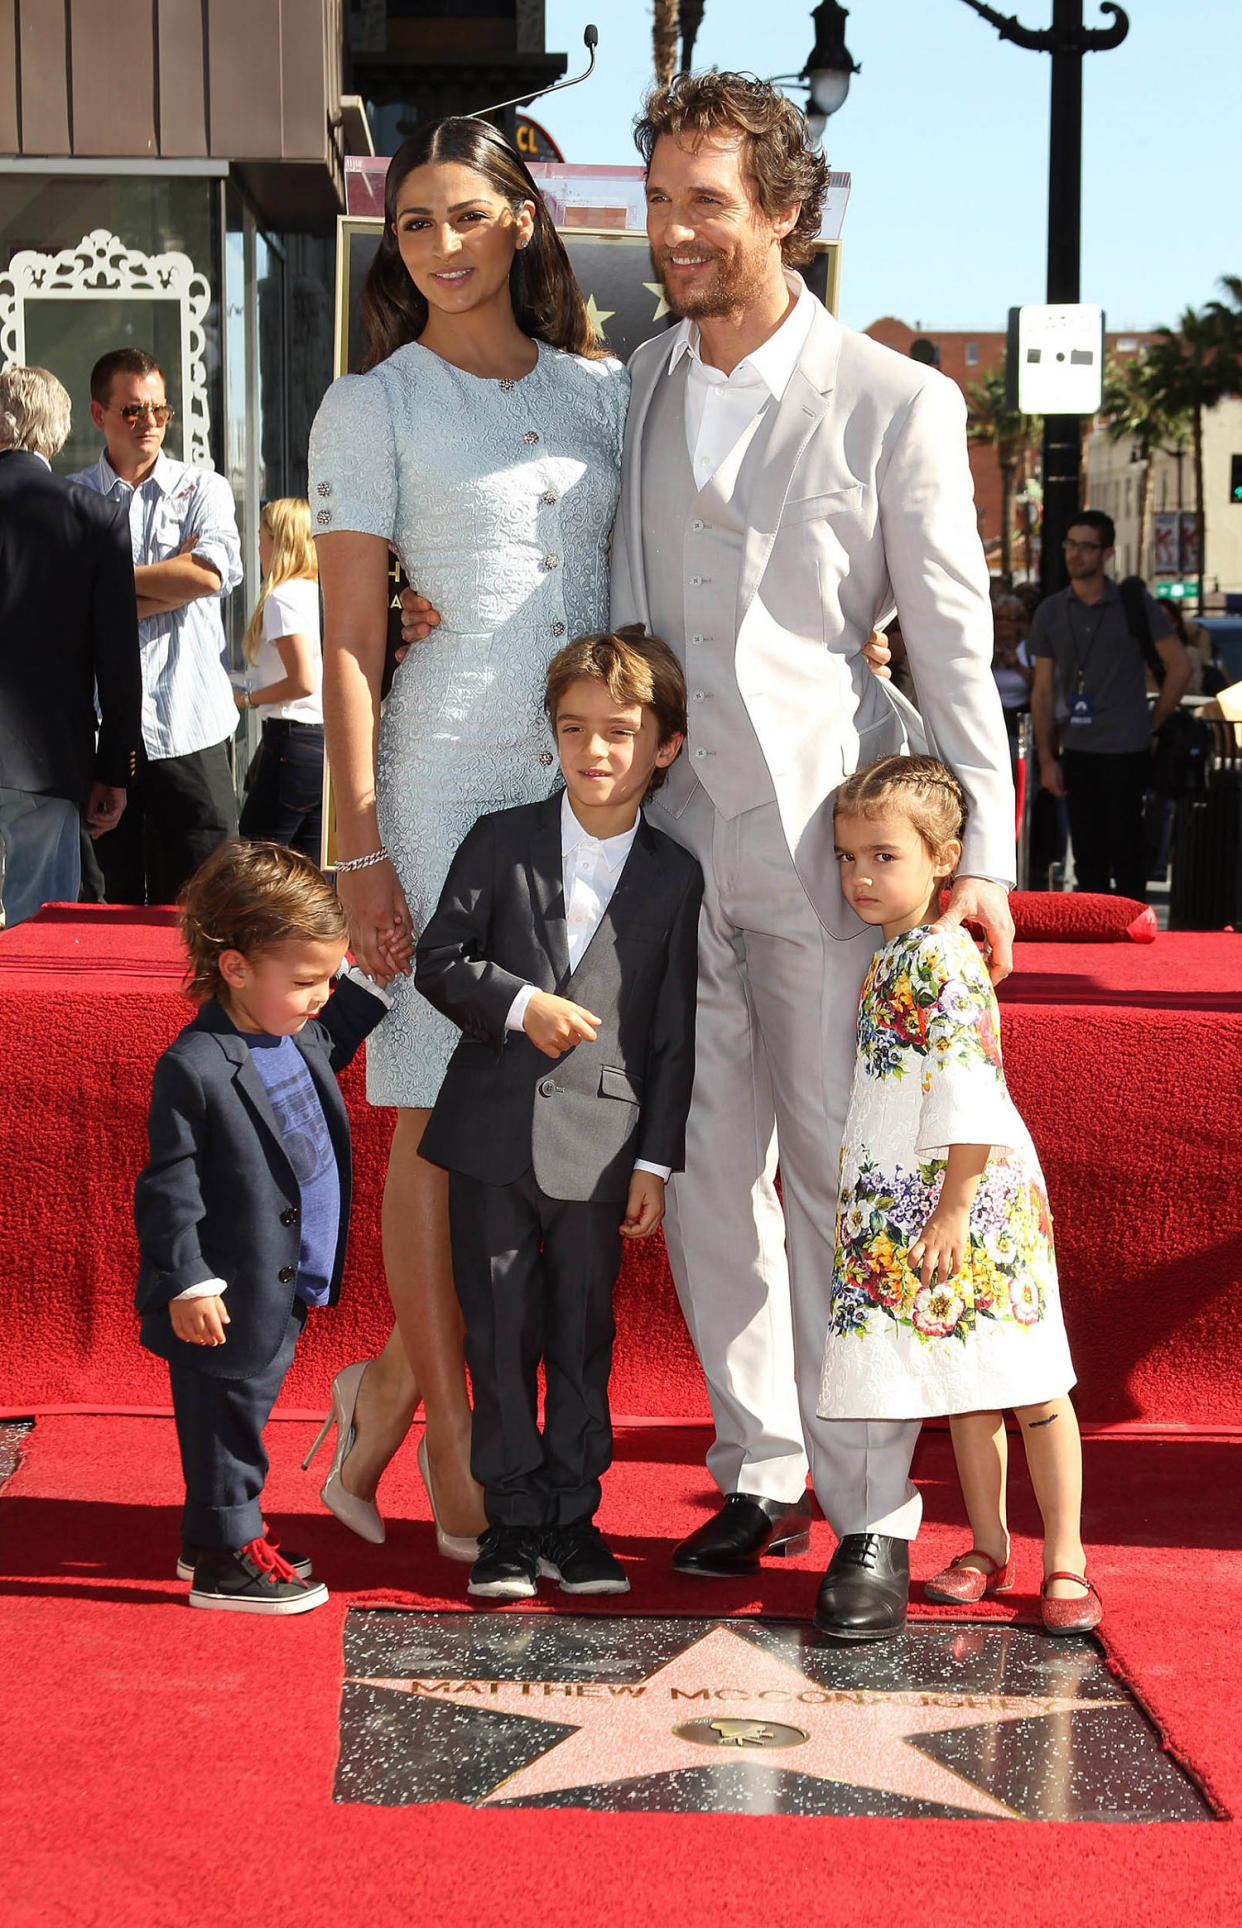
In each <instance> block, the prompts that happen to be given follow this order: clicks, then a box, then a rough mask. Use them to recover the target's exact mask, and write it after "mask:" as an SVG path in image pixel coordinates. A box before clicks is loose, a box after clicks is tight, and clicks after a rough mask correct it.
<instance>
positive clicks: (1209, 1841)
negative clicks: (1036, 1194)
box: [0, 1417, 1242, 1928]
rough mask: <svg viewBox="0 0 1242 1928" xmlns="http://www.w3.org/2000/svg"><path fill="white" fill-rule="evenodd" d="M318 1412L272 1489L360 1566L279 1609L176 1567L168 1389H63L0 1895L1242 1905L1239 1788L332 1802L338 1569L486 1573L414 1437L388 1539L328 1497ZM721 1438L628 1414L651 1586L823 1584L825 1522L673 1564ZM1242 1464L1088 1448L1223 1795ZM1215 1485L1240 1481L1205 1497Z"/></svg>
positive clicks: (196, 1924) (939, 1453) (1186, 1444)
mask: <svg viewBox="0 0 1242 1928" xmlns="http://www.w3.org/2000/svg"><path fill="white" fill-rule="evenodd" d="M309 1436H310V1429H309V1427H307V1426H305V1425H302V1424H297V1423H285V1424H276V1425H274V1426H273V1427H272V1428H271V1446H272V1457H273V1474H272V1479H271V1483H270V1486H269V1494H268V1497H269V1501H270V1509H269V1510H270V1512H271V1515H272V1518H273V1521H274V1523H275V1524H276V1526H277V1527H278V1528H279V1529H280V1531H281V1532H282V1534H283V1535H284V1536H285V1537H286V1538H287V1540H288V1542H289V1543H291V1544H296V1545H297V1546H298V1547H300V1548H301V1549H303V1550H304V1551H306V1552H307V1553H309V1554H310V1555H311V1556H312V1557H313V1558H314V1559H315V1561H316V1566H317V1569H318V1570H319V1571H320V1572H321V1573H322V1574H323V1577H324V1578H325V1579H326V1580H327V1582H328V1584H329V1586H330V1587H333V1588H335V1589H337V1590H338V1591H337V1593H336V1595H335V1597H334V1599H333V1601H332V1603H331V1605H330V1606H329V1607H327V1608H325V1609H323V1610H322V1611H321V1612H318V1613H315V1614H311V1615H308V1616H306V1617H305V1618H303V1619H297V1620H284V1621H274V1622H267V1621H255V1620H250V1619H245V1618H240V1617H236V1618H235V1617H233V1616H230V1615H223V1614H221V1615H215V1614H191V1613H190V1612H189V1611H188V1610H187V1609H186V1607H185V1606H184V1603H183V1601H184V1593H185V1588H184V1586H183V1585H178V1584H177V1583H176V1582H175V1581H173V1580H172V1579H171V1578H170V1577H168V1576H169V1566H170V1559H171V1555H172V1553H173V1550H174V1548H175V1543H176V1530H177V1529H176V1521H177V1511H176V1455H175V1447H174V1442H173V1436H172V1427H171V1425H170V1424H169V1423H168V1422H166V1421H161V1420H142V1419H133V1418H129V1419H110V1420H97V1419H87V1418H82V1417H77V1418H48V1419H42V1420H40V1421H39V1423H38V1425H37V1427H36V1430H35V1432H34V1434H33V1435H31V1436H30V1438H29V1439H28V1441H27V1448H26V1453H27V1457H26V1461H25V1464H24V1465H23V1466H22V1467H21V1468H20V1469H19V1471H18V1473H17V1474H16V1475H15V1477H14V1479H13V1480H12V1481H11V1483H10V1484H9V1486H8V1487H7V1488H6V1490H5V1492H4V1495H3V1497H0V1540H2V1543H3V1546H4V1549H5V1552H4V1558H3V1562H2V1567H3V1573H4V1575H5V1576H6V1577H4V1578H3V1579H0V1620H2V1622H3V1628H4V1652H5V1653H6V1655H7V1656H9V1666H8V1668H7V1669H6V1680H5V1695H4V1703H3V1715H2V1716H0V1720H2V1723H3V1726H2V1730H0V1759H2V1760H3V1763H4V1769H5V1771H4V1774H3V1778H2V1782H0V1787H2V1792H0V1838H3V1840H4V1843H5V1848H4V1853H3V1855H2V1856H0V1919H3V1921H4V1924H5V1928H149V1924H150V1923H152V1922H157V1921H158V1922H168V1923H170V1924H173V1925H174V1928H180V1924H189V1925H190V1928H207V1924H210V1925H211V1928H243V1925H244V1928H252V1924H253V1923H254V1921H255V1920H256V1919H268V1918H273V1917H274V1918H275V1919H277V1920H284V1919H292V1920H296V1921H298V1922H300V1923H305V1924H306V1925H307V1928H337V1924H354V1923H360V1924H364V1928H410V1924H412V1923H420V1924H421V1923H427V1924H432V1925H434V1928H439V1925H440V1924H444V1925H445V1928H450V1925H451V1928H458V1924H460V1928H493V1924H497V1925H499V1924H501V1923H504V1924H505V1928H528V1924H529V1928H596V1924H604V1923H607V1924H613V1923H616V1924H618V1925H619V1928H620V1925H622V1924H623V1925H624V1928H631V1924H633V1925H634V1928H647V1925H648V1924H650V1925H651V1928H656V1925H657V1924H658V1928H672V1924H676V1928H715V1924H719V1923H729V1924H734V1923H736V1924H739V1925H740V1924H743V1923H753V1922H755V1921H757V1920H758V1921H763V1922H767V1923H771V1924H773V1925H774V1928H786V1925H788V1928H795V1925H796V1928H803V1925H804V1924H812V1923H813V1924H817V1925H818V1924H831V1925H832V1928H835V1925H836V1924H842V1925H844V1924H845V1923H849V1924H850V1925H851V1928H858V1924H862V1925H863V1928H927V1924H928V1923H930V1922H935V1921H939V1920H941V1919H943V1918H945V1917H946V1915H947V1914H949V1913H951V1914H952V1917H953V1918H954V1919H955V1920H976V1919H977V1920H979V1921H981V1922H987V1923H989V1924H992V1923H998V1924H1001V1923H1004V1924H1007V1923H1009V1922H1010V1921H1012V1922H1014V1923H1015V1924H1018V1925H1019V1928H1028V1925H1029V1928H1054V1924H1055V1928H1064V1925H1065V1924H1067V1923H1070V1924H1072V1925H1073V1928H1120V1925H1121V1924H1123V1923H1126V1924H1128V1923H1129V1922H1131V1921H1132V1920H1136V1919H1137V1920H1139V1921H1141V1922H1143V1923H1144V1924H1150V1928H1174V1924H1177V1925H1178V1928H1180V1925H1181V1924H1182V1923H1184V1922H1186V1921H1193V1922H1194V1923H1195V1924H1196V1928H1226V1924H1228V1925H1229V1928H1235V1924H1236V1923H1237V1921H1238V1920H1239V1919H1240V1918H1242V1856H1240V1854H1239V1846H1240V1843H1239V1828H1238V1825H1237V1824H1236V1823H1234V1822H1232V1821H1218V1822H1204V1823H1181V1824H1176V1825H1163V1826H1162V1825H1155V1826H1152V1825H1149V1826H1144V1827H1136V1826H1125V1825H1116V1826H1099V1825H1085V1824H1083V1825H1074V1826H1064V1825H1063V1826H1050V1825H1046V1824H1039V1823H1026V1824H1020V1825H1021V1832H1020V1834H1015V1833H1014V1831H1013V1826H1012V1825H1011V1824H1008V1823H1004V1822H989V1821H934V1820H928V1821H913V1822H901V1821H888V1820H836V1821H806V1820H798V1819H793V1818H773V1817H766V1816H765V1817H758V1816H737V1815H732V1816H719V1817H716V1816H706V1817H700V1816H687V1815H615V1816H608V1815H598V1814H590V1813H585V1812H582V1811H573V1810H569V1811H561V1812H553V1811H538V1810H526V1811H523V1812H509V1813H505V1812H500V1811H495V1810H492V1811H487V1812H476V1811H472V1810H468V1809H460V1808H452V1807H447V1806H445V1807H433V1808H421V1809H420V1808H403V1809H383V1808H377V1807H364V1806H343V1805H338V1804H334V1803H333V1802H332V1801H331V1799H330V1790H331V1784H332V1774H333V1767H334V1761H335V1751H336V1721H337V1704H338V1696H339V1690H340V1679H341V1630H342V1620H343V1615H344V1611H345V1606H346V1604H347V1596H346V1594H345V1592H344V1589H346V1588H348V1587H350V1586H353V1587H355V1588H358V1589H365V1590H372V1589H379V1588H382V1587H384V1586H386V1585H387V1586H391V1585H392V1583H393V1582H394V1581H395V1582H399V1583H403V1584H404V1586H405V1587H406V1588H409V1589H410V1590H411V1592H412V1591H413V1589H414V1588H416V1587H422V1588H424V1589H426V1590H425V1591H424V1592H422V1593H420V1594H418V1595H417V1596H416V1597H417V1598H418V1599H419V1600H420V1602H422V1603H425V1604H428V1605H430V1604H444V1603H451V1604H460V1602H461V1598H462V1595H461V1587H462V1580H463V1572H462V1570H461V1569H459V1568H450V1567H447V1566H445V1565H444V1564H443V1563H441V1562H440V1561H439V1560H438V1559H437V1557H436V1555H435V1554H434V1552H433V1550H432V1538H431V1530H430V1526H429V1525H428V1523H427V1521H426V1508H425V1505H424V1504H421V1503H420V1502H421V1489H420V1488H419V1487H418V1484H417V1478H416V1475H414V1474H413V1472H412V1463H413V1456H412V1454H410V1453H407V1455H406V1456H405V1460H404V1462H403V1464H402V1465H401V1466H399V1467H398V1468H397V1469H396V1471H395V1472H394V1473H393V1475H392V1476H391V1477H390V1479H389V1481H388V1483H387V1485H386V1487H385V1490H384V1501H385V1510H386V1512H387V1513H388V1515H389V1518H390V1522H391V1524H392V1534H391V1540H390V1543H389V1545H388V1546H387V1547H385V1548H369V1547H366V1546H363V1545H362V1544H361V1543H360V1542H358V1541H355V1540H352V1539H350V1538H348V1537H347V1536H346V1535H345V1534H344V1532H343V1530H342V1529H340V1528H339V1527H337V1526H336V1525H335V1523H334V1522H333V1521H331V1520H329V1519H328V1518H327V1517H326V1516H324V1515H322V1514H320V1513H318V1512H317V1511H316V1510H314V1502H313V1497H312V1496H313V1483H312V1480H311V1479H310V1477H309V1476H304V1475H302V1474H301V1473H300V1472H299V1471H297V1470H296V1463H297V1460H298V1457H299V1456H300V1454H301V1453H302V1451H303V1450H304V1447H305V1444H306V1442H307V1441H308V1439H309ZM701 1444H702V1441H701V1437H700V1436H697V1435H695V1434H694V1433H691V1434H689V1435H686V1434H685V1433H682V1434H678V1433H676V1432H665V1433H658V1432H650V1431H648V1432H643V1433H640V1434H637V1435H629V1436H626V1437H624V1438H623V1439H622V1440H621V1442H620V1448H621V1450H620V1454H619V1458H618V1464H617V1466H616V1467H615V1468H614V1470H613V1472H612V1474H611V1475H610V1476H609V1478H608V1480H607V1481H606V1484H605V1505H604V1512H603V1515H602V1523H603V1525H604V1526H605V1528H606V1530H608V1531H609V1532H610V1533H612V1534H613V1535H614V1536H615V1538H616V1542H617V1544H618V1547H619V1550H620V1551H621V1553H622V1555H623V1557H625V1558H626V1559H627V1560H628V1561H629V1562H630V1563H631V1577H632V1580H633V1585H634V1592H633V1594H632V1595H631V1596H630V1599H629V1601H628V1602H627V1605H629V1606H631V1608H632V1610H633V1611H634V1612H643V1611H647V1612H652V1611H657V1610H658V1611H662V1612H679V1611H680V1612H690V1613H731V1612H738V1611H744V1610H747V1609H748V1608H752V1607H753V1606H754V1605H756V1604H759V1602H760V1601H761V1603H762V1605H763V1607H764V1608H765V1609H766V1611H768V1612H769V1613H780V1614H796V1615H803V1614H805V1613H806V1611H807V1610H808V1608H809V1605H810V1603H811V1600H812V1598H813V1593H814V1586H815V1573H816V1569H817V1568H818V1567H819V1566H822V1563H823V1561H824V1559H825V1557H826V1554H827V1547H828V1534H827V1529H826V1528H824V1527H822V1526H821V1527H818V1528H817V1529H816V1531H815V1534H814V1536H813V1544H812V1555H811V1556H810V1557H809V1558H808V1559H805V1560H803V1561H800V1562H798V1563H797V1565H796V1567H795V1568H794V1569H792V1570H789V1571H786V1570H783V1569H782V1568H780V1567H776V1566H773V1567H770V1568H769V1569H768V1570H767V1571H766V1572H765V1574H764V1577H763V1580H762V1585H761V1587H760V1588H754V1587H752V1586H750V1585H746V1586H742V1585H739V1586H737V1587H734V1588H730V1587H728V1586H725V1585H723V1584H721V1585H720V1586H710V1585H709V1586H703V1587H694V1586H692V1584H691V1583H690V1582H688V1581H687V1582H678V1581H675V1580H673V1579H672V1578H671V1577H669V1576H668V1575H667V1574H666V1571H665V1564H664V1563H665V1560H666V1556H667V1551H668V1541H669V1540H670V1539H672V1538H673V1537H675V1536H676V1535H678V1534H680V1533H681V1532H683V1531H684V1530H685V1529H686V1528H687V1527H688V1526H689V1525H690V1524H691V1523H692V1521H693V1520H694V1519H695V1517H696V1515H697V1510H698V1506H699V1503H700V1502H701V1500H702V1498H703V1497H704V1495H705V1481H704V1477H703V1475H702V1472H701V1470H700V1468H699V1465H698V1457H699V1451H700V1448H701ZM918 1471H919V1475H920V1479H921V1482H922V1484H923V1488H924V1492H925V1495H926V1498H927V1503H928V1516H929V1517H928V1525H927V1527H926V1528H925V1531H924V1534H923V1536H922V1538H921V1539H920V1541H919V1543H918V1554H917V1563H916V1572H917V1573H919V1574H926V1573H928V1572H930V1571H932V1570H933V1569H934V1568H935V1567H936V1566H938V1565H939V1564H940V1563H941V1562H942V1560H943V1559H944V1558H945V1557H946V1556H947V1555H948V1554H949V1553H950V1552H952V1551H954V1550H956V1549H957V1548H958V1547H959V1546H960V1545H961V1544H962V1528H961V1524H960V1515H959V1510H958V1503H957V1500H956V1496H955V1488H954V1485H953V1480H952V1474H951V1469H950V1466H949V1455H948V1450H947V1442H946V1441H945V1440H944V1439H943V1438H942V1437H939V1436H932V1437H930V1438H928V1439H925V1441H924V1443H923V1447H922V1449H921V1457H920V1463H919V1466H918ZM1240 1471H1242V1444H1239V1443H1237V1442H1223V1441H1198V1440H1191V1439H1180V1440H1175V1441H1168V1440H1166V1441H1156V1440H1146V1441H1136V1440H1126V1441H1120V1440H1107V1439H1097V1440H1095V1441H1092V1442H1090V1443H1089V1444H1088V1448H1087V1537H1088V1543H1089V1545H1090V1546H1091V1548H1092V1559H1093V1571H1094V1573H1095V1575H1096V1577H1097V1578H1098V1580H1099V1583H1100V1585H1101V1587H1102V1589H1103V1592H1104V1595H1105V1599H1106V1602H1107V1608H1108V1619H1107V1622H1106V1626H1105V1632H1106V1634H1107V1645H1108V1648H1109V1651H1110V1654H1111V1655H1112V1658H1113V1662H1114V1665H1115V1666H1116V1668H1117V1670H1118V1671H1119V1672H1120V1673H1122V1674H1123V1675H1124V1676H1125V1678H1126V1679H1127V1680H1128V1681H1129V1682H1130V1683H1131V1684H1132V1685H1133V1686H1134V1687H1135V1688H1136V1689H1137V1691H1138V1692H1139V1694H1140V1695H1141V1697H1142V1698H1143V1700H1144V1701H1145V1703H1146V1705H1147V1707H1148V1708H1149V1710H1150V1711H1151V1713H1152V1715H1153V1717H1154V1718H1155V1720H1156V1721H1157V1722H1158V1724H1159V1726H1160V1728H1161V1730H1162V1732H1163V1733H1164V1735H1165V1737H1166V1739H1167V1741H1168V1743H1169V1744H1170V1745H1171V1746H1172V1747H1173V1748H1174V1749H1175V1750H1176V1751H1177V1753H1178V1755H1179V1756H1180V1757H1181V1758H1182V1759H1183V1761H1185V1762H1187V1763H1189V1765H1190V1766H1191V1767H1192V1768H1193V1769H1194V1770H1195V1771H1196V1773H1197V1774H1198V1776H1199V1777H1200V1778H1201V1780H1203V1781H1204V1782H1206V1784H1207V1786H1208V1788H1209V1790H1210V1792H1211V1794H1212V1796H1213V1798H1214V1800H1215V1802H1216V1803H1217V1804H1218V1806H1219V1807H1220V1808H1221V1809H1222V1810H1224V1811H1225V1812H1227V1813H1231V1814H1232V1813H1237V1812H1239V1810H1240V1809H1242V1741H1240V1739H1239V1734H1238V1726H1237V1719H1236V1712H1235V1709H1236V1701H1237V1656H1236V1652H1235V1646H1236V1630H1237V1627H1238V1625H1239V1617H1240V1616H1239V1609H1240V1608H1242V1548H1240V1537H1242V1536H1240V1535H1239V1531H1238V1526H1237V1520H1238V1514H1237V1508H1236V1505H1235V1504H1234V1502H1233V1496H1234V1495H1236V1493H1237V1491H1238V1478H1239V1472H1240ZM1019 1494H1020V1498H1019V1504H1018V1507H1017V1509H1016V1512H1017V1517H1016V1521H1015V1527H1016V1531H1017V1533H1018V1535H1019V1536H1020V1537H1019V1538H1018V1541H1017V1544H1018V1560H1019V1589H1020V1592H1019V1594H1018V1595H1017V1596H1015V1600H1016V1607H1017V1610H1018V1611H1019V1612H1022V1613H1024V1614H1029V1613H1030V1611H1031V1608H1032V1594H1031V1591H1030V1589H1031V1588H1032V1587H1033V1584H1034V1580H1035V1576H1036V1570H1037V1559H1036V1553H1035V1548H1034V1546H1033V1544H1032V1543H1031V1539H1030V1533H1031V1528H1032V1519H1031V1513H1030V1506H1029V1501H1028V1499H1027V1496H1026V1494H1025V1489H1024V1488H1020V1489H1019ZM1204 1495H1214V1496H1219V1497H1220V1499H1221V1500H1222V1501H1223V1503H1219V1504H1214V1505H1209V1506H1208V1507H1206V1508H1205V1507H1204V1505H1203V1498H1204ZM653 1530H654V1532H653ZM654 1534H658V1535H659V1536H660V1537H659V1538H656V1537H654ZM581 1606H582V1603H581V1602H576V1603H575V1610H576V1611H580V1610H581ZM979 1611H980V1612H986V1613H987V1614H988V1615H989V1616H994V1615H996V1614H997V1613H998V1612H1000V1611H1002V1610H1000V1609H997V1608H995V1607H989V1608H987V1609H981V1610H979ZM1003 1611H1005V1612H1009V1611H1012V1609H1010V1608H1006V1609H1004V1610H1003Z"/></svg>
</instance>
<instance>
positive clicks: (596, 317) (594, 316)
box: [586, 295, 617, 335]
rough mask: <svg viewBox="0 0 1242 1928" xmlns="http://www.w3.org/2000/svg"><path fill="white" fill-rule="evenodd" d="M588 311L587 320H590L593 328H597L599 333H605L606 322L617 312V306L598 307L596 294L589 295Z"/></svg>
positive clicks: (587, 301)
mask: <svg viewBox="0 0 1242 1928" xmlns="http://www.w3.org/2000/svg"><path fill="white" fill-rule="evenodd" d="M586 311H587V320H588V321H589V322H590V324H591V326H592V328H593V329H594V330H595V332H596V334H597V335H602V334H603V332H604V323H605V322H606V321H611V320H612V317H613V316H614V315H615V314H616V312H617V311H616V309H615V308H600V307H597V306H596V302H595V296H594V295H588V296H587V300H586Z"/></svg>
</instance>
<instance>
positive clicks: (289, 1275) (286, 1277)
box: [276, 1265, 297, 1285]
mask: <svg viewBox="0 0 1242 1928" xmlns="http://www.w3.org/2000/svg"><path fill="white" fill-rule="evenodd" d="M276 1277H277V1278H278V1279H279V1280H280V1283H281V1284H282V1285H292V1284H293V1281H294V1280H295V1279H296V1278H297V1271H296V1269H295V1268H294V1267H293V1266H292V1265H282V1266H281V1268H280V1270H279V1272H278V1273H277V1274H276Z"/></svg>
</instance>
